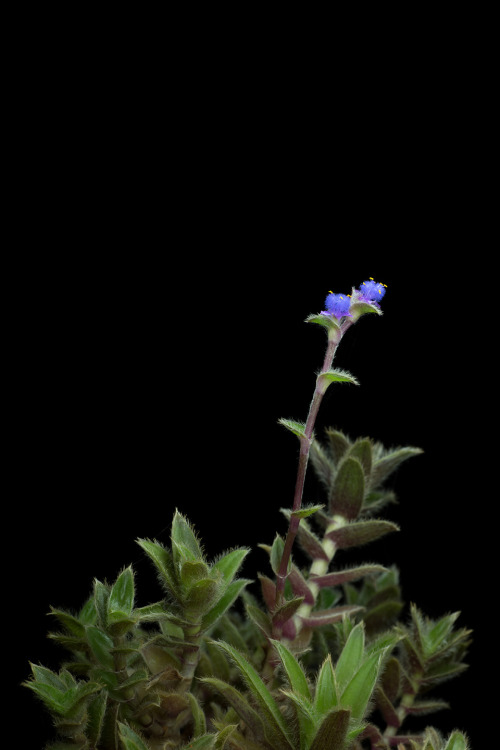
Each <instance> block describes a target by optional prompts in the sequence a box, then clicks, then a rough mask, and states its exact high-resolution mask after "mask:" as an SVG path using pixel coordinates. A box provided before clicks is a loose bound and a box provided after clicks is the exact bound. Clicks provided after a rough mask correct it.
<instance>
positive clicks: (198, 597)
mask: <svg viewBox="0 0 500 750" xmlns="http://www.w3.org/2000/svg"><path fill="white" fill-rule="evenodd" d="M218 593H219V586H218V584H217V581H214V580H212V579H211V578H203V579H202V580H201V581H197V582H196V583H194V584H193V585H192V586H191V587H190V588H189V590H188V591H187V596H186V600H185V602H184V605H183V608H184V613H185V615H186V617H188V618H192V617H195V618H196V619H198V618H199V617H202V615H204V614H206V613H207V611H209V608H212V607H213V606H214V603H215V602H217V600H218V597H217V594H218Z"/></svg>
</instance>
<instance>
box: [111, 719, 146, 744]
mask: <svg viewBox="0 0 500 750" xmlns="http://www.w3.org/2000/svg"><path fill="white" fill-rule="evenodd" d="M118 729H119V732H120V739H121V741H122V744H123V747H124V750H148V746H147V745H146V744H145V742H144V740H142V739H141V738H140V737H139V735H138V734H137V733H136V732H134V730H133V729H131V728H130V727H129V726H128V725H127V724H123V723H122V722H121V721H120V722H118Z"/></svg>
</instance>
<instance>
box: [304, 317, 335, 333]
mask: <svg viewBox="0 0 500 750" xmlns="http://www.w3.org/2000/svg"><path fill="white" fill-rule="evenodd" d="M305 322H306V323H316V324H317V325H320V326H323V328H326V329H328V330H331V331H340V324H339V322H338V321H337V320H336V319H335V318H334V317H332V316H331V315H308V316H307V318H306V319H305Z"/></svg>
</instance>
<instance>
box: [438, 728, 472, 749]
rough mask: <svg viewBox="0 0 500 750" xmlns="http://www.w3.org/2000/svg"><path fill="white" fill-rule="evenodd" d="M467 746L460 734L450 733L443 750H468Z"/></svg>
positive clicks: (463, 736)
mask: <svg viewBox="0 0 500 750" xmlns="http://www.w3.org/2000/svg"><path fill="white" fill-rule="evenodd" d="M468 747H469V745H468V744H467V740H466V739H465V735H463V734H462V732H457V731H455V732H452V733H451V735H450V736H449V738H448V740H447V742H446V746H445V748H444V750H468Z"/></svg>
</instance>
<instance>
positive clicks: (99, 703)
mask: <svg viewBox="0 0 500 750" xmlns="http://www.w3.org/2000/svg"><path fill="white" fill-rule="evenodd" d="M106 704H107V694H106V691H105V690H101V691H100V692H99V693H98V694H97V695H96V696H95V698H94V699H93V700H92V701H91V702H90V703H89V705H88V708H87V711H88V723H87V729H86V731H87V737H88V739H89V741H90V743H91V744H93V745H95V746H97V745H98V743H99V740H100V737H101V733H102V730H103V726H104V717H105V715H106Z"/></svg>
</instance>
